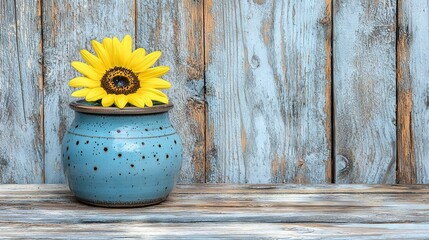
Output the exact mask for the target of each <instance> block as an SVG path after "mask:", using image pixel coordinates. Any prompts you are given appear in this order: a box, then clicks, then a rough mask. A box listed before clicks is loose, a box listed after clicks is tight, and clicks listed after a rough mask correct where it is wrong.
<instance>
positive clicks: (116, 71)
mask: <svg viewBox="0 0 429 240" xmlns="http://www.w3.org/2000/svg"><path fill="white" fill-rule="evenodd" d="M101 87H102V88H104V90H106V92H107V93H108V94H125V95H127V94H131V93H135V92H137V90H138V89H139V88H140V81H139V79H138V77H137V75H136V74H135V73H134V72H133V71H131V70H130V69H127V68H123V67H114V68H111V69H109V70H107V71H106V73H105V74H104V75H103V78H101Z"/></svg>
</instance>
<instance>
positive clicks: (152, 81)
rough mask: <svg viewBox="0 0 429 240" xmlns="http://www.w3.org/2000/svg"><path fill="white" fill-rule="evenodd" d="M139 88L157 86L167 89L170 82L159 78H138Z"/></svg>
mask: <svg viewBox="0 0 429 240" xmlns="http://www.w3.org/2000/svg"><path fill="white" fill-rule="evenodd" d="M140 87H141V88H157V89H167V88H170V87H171V83H169V82H167V81H165V80H163V79H161V78H148V79H144V80H140Z"/></svg>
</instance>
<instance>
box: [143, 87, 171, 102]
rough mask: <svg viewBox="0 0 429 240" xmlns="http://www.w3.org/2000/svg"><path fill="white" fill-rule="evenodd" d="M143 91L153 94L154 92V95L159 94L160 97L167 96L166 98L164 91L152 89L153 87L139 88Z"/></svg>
mask: <svg viewBox="0 0 429 240" xmlns="http://www.w3.org/2000/svg"><path fill="white" fill-rule="evenodd" d="M141 89H142V90H143V91H145V92H151V93H153V94H155V95H158V96H160V97H163V98H167V99H168V97H167V95H166V94H165V93H163V92H161V91H160V90H158V89H154V88H141Z"/></svg>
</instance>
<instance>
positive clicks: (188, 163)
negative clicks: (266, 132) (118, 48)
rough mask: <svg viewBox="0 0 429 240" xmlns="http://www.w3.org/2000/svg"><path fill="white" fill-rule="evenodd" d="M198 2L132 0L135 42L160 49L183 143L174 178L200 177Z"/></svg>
mask: <svg viewBox="0 0 429 240" xmlns="http://www.w3.org/2000/svg"><path fill="white" fill-rule="evenodd" d="M203 35H204V33H203V1H194V0H184V1H175V0H156V1H143V0H139V1H137V45H138V46H140V47H143V48H146V49H148V50H150V51H154V50H161V51H162V52H163V56H162V57H161V59H160V60H159V64H160V65H167V66H169V67H170V72H169V73H168V74H167V75H166V76H165V77H164V78H165V79H166V80H168V81H170V82H171V83H172V89H169V90H167V91H166V93H167V95H168V96H169V97H170V100H171V101H172V103H173V104H174V109H173V110H172V111H171V112H170V119H171V121H172V124H173V126H174V127H175V128H176V130H177V131H178V133H179V134H180V136H181V138H182V142H183V165H182V171H181V174H180V179H179V182H182V183H190V182H194V183H195V182H205V103H204V57H203V55H204V49H203Z"/></svg>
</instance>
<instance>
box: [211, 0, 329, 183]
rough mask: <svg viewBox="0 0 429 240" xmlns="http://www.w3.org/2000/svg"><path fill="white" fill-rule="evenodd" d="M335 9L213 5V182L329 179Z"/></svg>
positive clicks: (312, 4)
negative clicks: (332, 47)
mask: <svg viewBox="0 0 429 240" xmlns="http://www.w3.org/2000/svg"><path fill="white" fill-rule="evenodd" d="M330 9H331V3H330V1H273V0H272V1H211V0H208V1H206V2H205V10H204V11H205V32H206V35H205V38H206V41H205V43H206V44H205V53H206V54H205V59H206V67H207V69H206V88H207V90H206V98H207V102H208V116H207V118H208V119H207V134H206V135H207V144H206V145H207V162H208V165H207V180H208V181H209V182H232V183H268V182H293V183H323V182H330V178H331V176H330V175H331V174H330V172H331V168H330V156H331V139H330V134H331V122H330V118H331V107H330V106H331V105H330V101H331V96H330V92H331V87H330V86H331V69H330V65H331V63H330V52H331V48H330V46H331V44H330V41H331V40H330V39H331V36H330V35H331V11H330Z"/></svg>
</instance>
